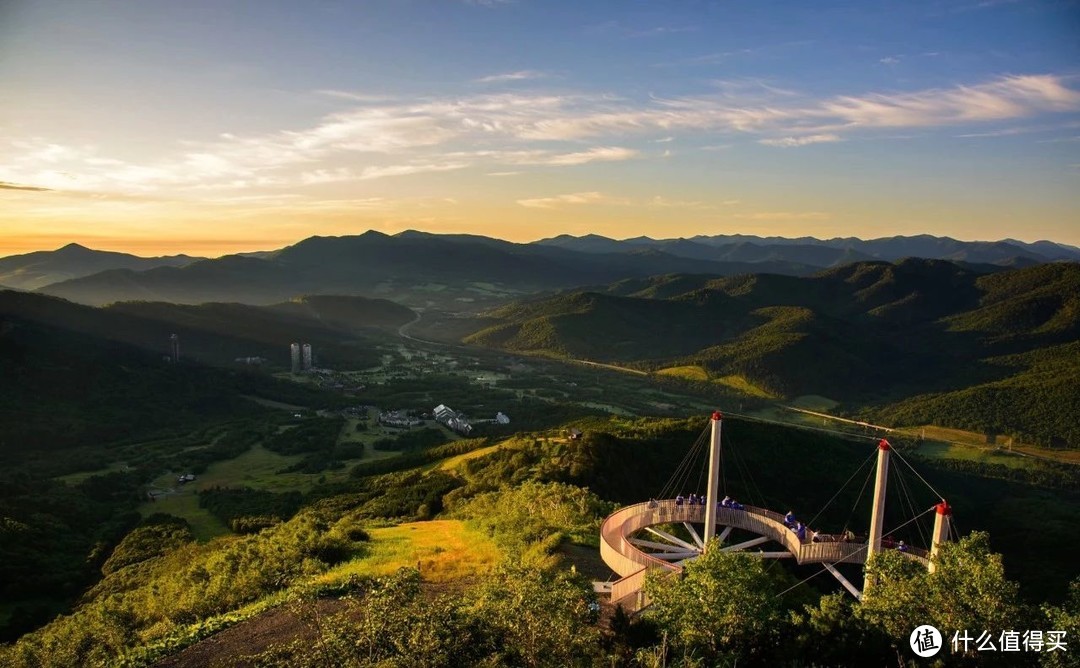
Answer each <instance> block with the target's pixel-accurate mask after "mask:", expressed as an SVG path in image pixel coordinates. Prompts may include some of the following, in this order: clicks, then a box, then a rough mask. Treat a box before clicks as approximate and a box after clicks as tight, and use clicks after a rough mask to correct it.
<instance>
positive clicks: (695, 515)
mask: <svg viewBox="0 0 1080 668" xmlns="http://www.w3.org/2000/svg"><path fill="white" fill-rule="evenodd" d="M704 521H705V506H702V505H687V504H686V503H682V504H678V505H677V504H676V503H675V500H674V499H666V500H663V501H649V502H646V503H637V504H634V505H631V506H626V507H625V508H620V509H619V510H617V511H615V512H614V513H612V514H611V515H609V516H608V517H607V519H605V520H604V523H603V524H602V525H601V527H600V556H601V558H603V560H604V563H606V564H607V565H608V567H609V568H611V570H613V571H615V573H617V574H618V575H619V576H620V577H621V579H619V580H617V581H616V582H615V583H613V584H612V586H611V601H612V603H623V604H624V607H626V608H628V609H632V610H638V609H640V608H641V607H642V603H643V601H641V600H640V599H641V597H640V591H641V587H642V585H643V584H644V582H645V574H646V573H647V572H648V571H649V570H652V569H664V570H666V571H669V572H672V573H677V572H679V571H681V570H682V566H680V565H678V564H675V563H670V562H668V561H664V560H662V559H659V558H657V557H655V556H653V555H651V554H649V553H648V552H645V551H643V550H641V549H640V548H639V547H638V546H637V545H634V544H633V543H632V542H631V541H630V537H631V536H632V535H634V534H635V533H637V532H638V531H642V530H643V529H645V528H647V527H650V526H653V525H658V524H672V523H680V522H691V523H697V524H702V523H704ZM716 524H717V526H723V527H733V528H735V529H742V530H744V531H748V532H750V533H754V534H757V535H758V536H761V537H763V538H767V539H769V540H772V541H775V542H776V543H779V544H780V545H783V546H784V549H785V550H787V552H788V553H789V554H791V556H792V557H794V558H795V560H796V561H797V562H798V563H799V564H810V563H825V564H830V565H831V564H836V563H850V564H862V563H865V561H866V551H867V543H866V542H863V541H851V542H836V541H830V542H821V543H815V542H812V541H809V540H807V541H800V540H799V538H798V537H797V536H796V535H795V532H793V531H791V530H790V529H788V528H787V527H786V526H784V516H783V515H781V514H780V513H777V512H774V511H771V510H767V509H765V508H756V507H754V506H746V507H745V508H744V509H741V510H734V509H731V508H718V509H717V514H716ZM749 554H753V552H750V553H749ZM904 554H905V555H906V556H908V557H909V558H911V559H915V560H918V561H920V562H922V563H923V564H926V563H928V560H927V556H926V553H925V552H924V551H923V550H918V549H916V548H911V549H910V550H909V551H907V552H905V553H904ZM631 597H633V599H632V598H631Z"/></svg>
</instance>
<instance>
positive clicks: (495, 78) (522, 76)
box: [474, 70, 550, 83]
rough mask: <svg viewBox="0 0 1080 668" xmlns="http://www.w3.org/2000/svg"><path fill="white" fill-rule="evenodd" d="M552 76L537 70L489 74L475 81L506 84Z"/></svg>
mask: <svg viewBox="0 0 1080 668" xmlns="http://www.w3.org/2000/svg"><path fill="white" fill-rule="evenodd" d="M549 76H550V75H549V74H547V73H546V72H540V71H537V70H518V71H517V72H505V73H502V74H489V75H488V76H486V77H480V78H479V79H475V80H474V81H475V82H476V83H505V82H507V81H528V80H530V79H546V78H547V77H549Z"/></svg>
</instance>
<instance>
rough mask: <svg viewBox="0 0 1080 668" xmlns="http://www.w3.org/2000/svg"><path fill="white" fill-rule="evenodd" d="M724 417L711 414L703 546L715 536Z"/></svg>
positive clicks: (716, 413)
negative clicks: (721, 428) (721, 431)
mask: <svg viewBox="0 0 1080 668" xmlns="http://www.w3.org/2000/svg"><path fill="white" fill-rule="evenodd" d="M723 421H724V416H723V415H721V414H720V411H716V412H714V413H713V414H712V439H711V440H710V442H709V488H708V490H707V491H706V494H705V545H706V546H707V545H708V544H709V541H710V540H712V538H713V536H715V535H716V507H717V505H718V501H717V499H716V493H717V491H718V490H719V487H720V425H721V423H722V422H723Z"/></svg>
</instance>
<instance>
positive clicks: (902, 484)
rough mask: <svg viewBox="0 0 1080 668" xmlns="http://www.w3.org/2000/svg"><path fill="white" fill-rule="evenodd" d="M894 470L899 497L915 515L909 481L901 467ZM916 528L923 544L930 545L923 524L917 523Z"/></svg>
mask: <svg viewBox="0 0 1080 668" xmlns="http://www.w3.org/2000/svg"><path fill="white" fill-rule="evenodd" d="M894 468H895V469H896V473H895V476H896V481H897V483H899V485H898V486H899V488H900V495H899V496H900V497H901V500H902V501H903V502H905V503H906V504H907V508H908V510H910V511H911V514H912V515H915V502H914V500H913V495H912V493H911V490H910V489H909V487H908V484H907V481H906V480H905V479H904V474H903V471H902V470H901V469H900V467H899V466H897V467H894ZM915 528H916V529H918V531H919V538H920V539H922V541H923V544H925V545H929V544H930V540H929V539H928V538H927V536H926V531H925V530H924V528H923V525H922V522H916V523H915Z"/></svg>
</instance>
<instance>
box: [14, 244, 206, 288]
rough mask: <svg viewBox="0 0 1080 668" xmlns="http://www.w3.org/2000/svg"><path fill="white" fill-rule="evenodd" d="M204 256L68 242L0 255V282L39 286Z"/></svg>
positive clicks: (171, 264) (175, 264)
mask: <svg viewBox="0 0 1080 668" xmlns="http://www.w3.org/2000/svg"><path fill="white" fill-rule="evenodd" d="M200 259H202V258H197V257H190V256H187V255H173V256H168V257H138V256H135V255H129V254H127V253H114V252H110V251H98V250H91V249H89V248H86V247H84V246H80V245H79V244H68V245H67V246H64V247H63V248H59V249H57V250H54V251H37V252H34V253H26V254H25V255H11V256H9V257H4V258H0V285H4V286H6V287H9V288H18V289H21V290H36V289H38V288H41V287H44V286H46V285H49V284H51V283H58V282H60V281H66V280H71V279H74V278H81V277H83V276H89V275H91V274H96V273H98V272H101V271H108V270H111V269H128V270H131V271H145V270H147V269H154V268H155V267H180V266H183V265H185V264H190V263H192V262H196V261H198V260H200Z"/></svg>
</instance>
